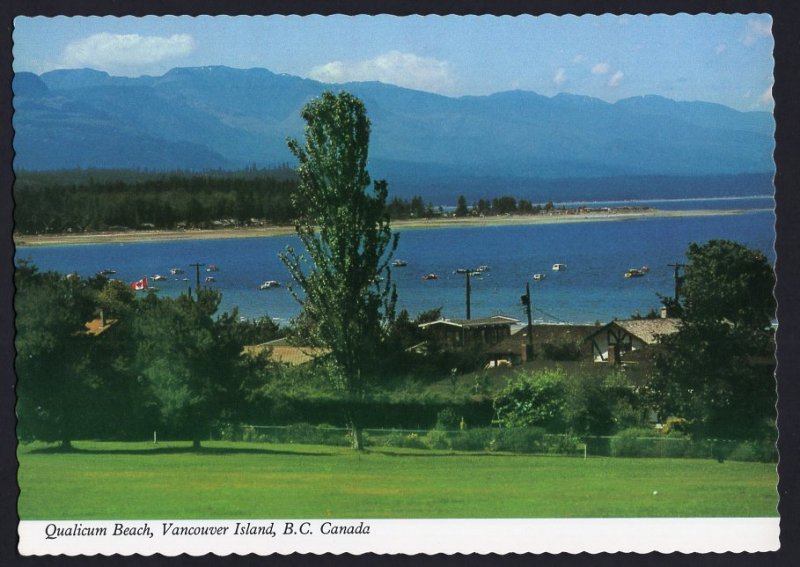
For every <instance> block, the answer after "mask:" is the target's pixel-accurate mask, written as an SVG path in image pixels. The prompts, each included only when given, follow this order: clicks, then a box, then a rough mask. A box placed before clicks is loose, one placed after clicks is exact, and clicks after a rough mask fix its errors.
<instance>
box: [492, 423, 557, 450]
mask: <svg viewBox="0 0 800 567" xmlns="http://www.w3.org/2000/svg"><path fill="white" fill-rule="evenodd" d="M544 446H545V430H544V429H542V428H541V427H515V428H510V429H500V430H498V432H497V437H496V438H495V443H494V449H496V450H498V451H512V452H514V453H541V452H543V451H544Z"/></svg>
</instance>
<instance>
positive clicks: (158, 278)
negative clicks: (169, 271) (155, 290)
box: [153, 274, 167, 282]
mask: <svg viewBox="0 0 800 567" xmlns="http://www.w3.org/2000/svg"><path fill="white" fill-rule="evenodd" d="M166 279H167V278H166V276H162V275H161V274H156V275H154V276H153V281H154V282H163V281H164V280H166Z"/></svg>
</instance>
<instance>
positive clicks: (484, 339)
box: [419, 315, 520, 348]
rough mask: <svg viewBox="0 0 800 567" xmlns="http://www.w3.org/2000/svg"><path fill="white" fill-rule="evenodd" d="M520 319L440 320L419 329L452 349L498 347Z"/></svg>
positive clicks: (502, 317)
mask: <svg viewBox="0 0 800 567" xmlns="http://www.w3.org/2000/svg"><path fill="white" fill-rule="evenodd" d="M519 322H520V321H519V319H514V318H513V317H506V316H505V315H495V316H493V317H484V318H482V319H439V320H437V321H431V322H429V323H422V324H421V325H419V328H420V329H422V330H424V331H425V332H426V333H428V334H430V336H431V338H433V339H434V340H435V341H438V342H439V343H440V344H442V345H444V346H446V347H451V348H462V347H472V346H478V347H486V346H491V345H496V344H497V343H499V342H500V341H502V340H503V339H506V338H508V337H510V336H511V326H512V325H516V324H517V323H519Z"/></svg>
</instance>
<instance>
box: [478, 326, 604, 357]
mask: <svg viewBox="0 0 800 567" xmlns="http://www.w3.org/2000/svg"><path fill="white" fill-rule="evenodd" d="M532 329H533V334H532V336H533V340H532V341H531V343H532V346H533V353H534V355H535V356H536V357H537V358H538V357H544V358H548V359H551V360H572V358H571V357H572V356H573V355H576V356H577V357H579V358H586V357H588V356H589V348H588V346H587V345H586V343H585V342H584V339H585V338H586V335H588V334H589V333H592V332H594V331H596V330H597V326H595V325H563V324H539V325H533V327H532ZM528 344H529V342H528V328H527V327H523V328H522V329H520V330H519V331H518V332H516V333H513V334H512V335H511V336H510V337H508V338H506V339H504V340H502V341H500V342H499V343H497V344H496V345H493V346H491V347H489V348H488V349H486V356H487V362H488V364H489V366H500V365H501V364H502V362H503V361H506V362H508V363H510V364H512V365H517V364H524V363H525V362H527V361H528V348H527V347H528Z"/></svg>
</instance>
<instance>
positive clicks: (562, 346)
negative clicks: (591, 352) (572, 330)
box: [541, 341, 581, 361]
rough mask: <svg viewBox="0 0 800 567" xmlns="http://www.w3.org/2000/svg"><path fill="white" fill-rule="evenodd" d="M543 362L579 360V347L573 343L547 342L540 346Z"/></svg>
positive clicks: (578, 344)
mask: <svg viewBox="0 0 800 567" xmlns="http://www.w3.org/2000/svg"><path fill="white" fill-rule="evenodd" d="M541 348H542V357H543V358H544V359H545V360H558V361H562V360H580V358H581V345H580V343H578V342H575V341H561V342H552V343H551V342H547V343H544V344H543V345H542V347H541Z"/></svg>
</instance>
